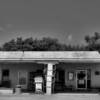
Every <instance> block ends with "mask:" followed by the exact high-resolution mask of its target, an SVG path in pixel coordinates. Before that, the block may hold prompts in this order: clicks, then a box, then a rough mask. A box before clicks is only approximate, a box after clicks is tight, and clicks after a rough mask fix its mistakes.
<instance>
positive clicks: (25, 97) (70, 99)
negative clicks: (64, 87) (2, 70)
mask: <svg viewBox="0 0 100 100" xmlns="http://www.w3.org/2000/svg"><path fill="white" fill-rule="evenodd" d="M0 100H100V94H99V93H94V94H92V93H91V94H90V93H57V94H52V95H46V94H44V95H42V94H27V93H26V94H20V95H19V94H9V95H7V94H6V95H5V94H0Z"/></svg>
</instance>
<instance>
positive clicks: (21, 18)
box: [0, 0, 100, 45]
mask: <svg viewBox="0 0 100 100" xmlns="http://www.w3.org/2000/svg"><path fill="white" fill-rule="evenodd" d="M94 32H100V0H0V45H2V44H3V43H5V42H7V41H9V40H11V39H16V38H17V37H22V38H29V37H33V38H42V37H51V38H57V39H58V40H59V41H60V42H61V43H65V44H72V45H77V44H84V43H85V40H84V37H85V36H86V35H93V34H94Z"/></svg>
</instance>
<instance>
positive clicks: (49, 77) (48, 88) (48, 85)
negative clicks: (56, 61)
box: [46, 63, 53, 95]
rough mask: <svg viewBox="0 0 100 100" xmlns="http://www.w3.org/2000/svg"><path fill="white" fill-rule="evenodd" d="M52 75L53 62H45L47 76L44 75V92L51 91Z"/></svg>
mask: <svg viewBox="0 0 100 100" xmlns="http://www.w3.org/2000/svg"><path fill="white" fill-rule="evenodd" d="M52 76H53V63H48V64H47V77H46V94H48V95H50V94H51V93H52Z"/></svg>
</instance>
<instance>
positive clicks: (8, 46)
mask: <svg viewBox="0 0 100 100" xmlns="http://www.w3.org/2000/svg"><path fill="white" fill-rule="evenodd" d="M1 50H3V51H76V50H85V48H84V46H72V45H66V44H62V43H60V42H59V41H58V40H57V39H55V38H50V37H44V38H42V39H33V38H32V37H30V38H26V39H22V37H18V38H17V39H16V40H15V39H12V40H10V41H8V42H6V43H4V44H3V45H2V47H1Z"/></svg>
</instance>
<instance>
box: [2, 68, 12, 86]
mask: <svg viewBox="0 0 100 100" xmlns="http://www.w3.org/2000/svg"><path fill="white" fill-rule="evenodd" d="M1 86H2V87H7V88H10V80H9V69H3V70H2V83H1Z"/></svg>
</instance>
